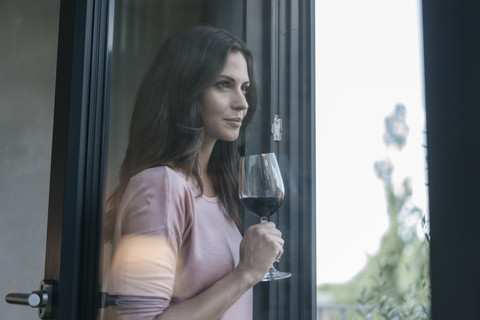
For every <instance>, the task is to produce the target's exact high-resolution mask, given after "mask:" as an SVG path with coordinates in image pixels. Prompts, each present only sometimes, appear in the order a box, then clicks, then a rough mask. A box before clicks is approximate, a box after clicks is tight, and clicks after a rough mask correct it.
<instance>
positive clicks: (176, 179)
mask: <svg viewBox="0 0 480 320" xmlns="http://www.w3.org/2000/svg"><path fill="white" fill-rule="evenodd" d="M130 181H131V182H135V183H147V184H148V183H152V182H153V183H158V182H161V181H163V182H169V183H174V184H180V185H186V183H187V179H186V177H185V175H184V174H182V173H181V172H178V171H176V170H174V169H172V168H170V167H169V166H157V167H152V168H148V169H144V170H142V171H140V172H139V173H137V174H136V175H134V176H133V177H132V178H131V179H130Z"/></svg>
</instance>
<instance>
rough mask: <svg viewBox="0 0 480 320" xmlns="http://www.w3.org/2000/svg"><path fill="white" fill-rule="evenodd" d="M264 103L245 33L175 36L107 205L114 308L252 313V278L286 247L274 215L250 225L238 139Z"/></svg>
mask: <svg viewBox="0 0 480 320" xmlns="http://www.w3.org/2000/svg"><path fill="white" fill-rule="evenodd" d="M255 107H256V91H255V81H254V74H253V60H252V55H251V53H250V51H249V50H248V49H247V48H246V47H245V45H244V44H243V43H242V42H241V41H240V40H239V39H237V38H236V37H234V36H232V35H231V34H229V33H227V32H226V31H223V30H218V29H215V28H212V27H193V28H190V29H187V30H184V31H182V32H180V33H177V34H175V35H173V36H171V37H170V38H169V39H167V40H166V41H165V43H164V44H163V46H162V48H161V50H160V52H159V55H158V57H157V59H156V60H155V62H154V64H153V66H152V68H151V70H150V71H149V73H148V74H147V76H146V78H145V80H144V82H143V84H142V86H141V88H140V92H139V95H138V98H137V102H136V105H135V110H134V112H133V115H132V120H131V126H130V136H129V145H128V148H127V152H126V155H125V158H124V161H123V163H122V167H121V170H120V181H119V185H118V187H117V189H116V190H115V191H114V193H113V195H112V197H111V198H110V199H109V203H108V208H107V229H108V226H110V227H111V229H113V230H114V231H113V236H112V241H113V246H114V255H113V258H112V264H111V268H110V275H109V290H108V291H109V293H110V294H112V295H118V300H117V304H118V306H117V307H115V308H114V309H113V312H114V313H115V314H114V315H113V318H115V319H175V320H179V319H208V320H211V319H229V320H232V319H251V318H252V290H251V288H252V287H253V286H254V285H255V284H256V283H257V282H259V281H260V280H261V278H262V277H263V275H264V274H265V273H266V272H267V270H268V269H269V266H270V265H271V264H272V263H273V262H274V261H276V260H278V259H279V258H280V256H281V254H282V253H283V240H282V239H281V233H280V231H278V230H277V229H276V228H275V226H274V224H273V223H264V224H257V225H254V226H252V227H250V228H248V229H247V230H246V232H245V234H244V236H243V239H242V236H241V234H240V232H239V231H238V229H239V228H240V227H241V216H240V213H241V211H240V204H239V200H238V182H237V165H238V158H239V157H238V151H237V139H238V137H239V136H240V134H241V131H243V130H245V128H246V126H247V124H248V123H249V122H250V120H251V118H252V116H253V114H254V111H255ZM109 223H110V224H109ZM107 234H108V230H107ZM111 311H112V310H111Z"/></svg>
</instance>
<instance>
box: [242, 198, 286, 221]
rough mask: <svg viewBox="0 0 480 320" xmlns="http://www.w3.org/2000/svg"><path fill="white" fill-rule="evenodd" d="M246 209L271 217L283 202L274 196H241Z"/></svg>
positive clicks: (257, 214) (261, 215)
mask: <svg viewBox="0 0 480 320" xmlns="http://www.w3.org/2000/svg"><path fill="white" fill-rule="evenodd" d="M240 201H241V202H242V204H243V206H244V207H245V209H247V210H248V211H250V212H251V213H253V214H255V215H256V216H259V217H269V216H271V215H272V213H274V212H275V211H276V210H277V209H278V207H280V205H281V204H282V202H283V199H278V198H274V197H255V198H240Z"/></svg>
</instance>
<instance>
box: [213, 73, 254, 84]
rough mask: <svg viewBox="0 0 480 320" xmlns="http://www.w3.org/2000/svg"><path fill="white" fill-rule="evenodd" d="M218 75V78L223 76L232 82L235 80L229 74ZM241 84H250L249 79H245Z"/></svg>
mask: <svg viewBox="0 0 480 320" xmlns="http://www.w3.org/2000/svg"><path fill="white" fill-rule="evenodd" d="M218 77H219V78H225V79H227V80H229V81H232V82H236V80H235V78H233V77H230V76H227V75H224V74H221V75H219V76H218ZM243 84H250V81H248V80H247V81H245V82H244V83H243Z"/></svg>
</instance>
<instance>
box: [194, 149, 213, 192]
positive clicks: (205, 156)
mask: <svg viewBox="0 0 480 320" xmlns="http://www.w3.org/2000/svg"><path fill="white" fill-rule="evenodd" d="M214 145H215V142H210V143H206V142H204V143H203V144H202V147H201V149H200V152H199V154H198V165H199V170H200V178H201V179H202V183H203V193H204V194H205V195H206V196H207V197H215V196H216V195H217V193H216V192H215V189H214V188H213V184H212V181H211V180H210V177H209V176H208V174H207V167H208V161H209V160H210V155H211V154H212V150H213V146H214Z"/></svg>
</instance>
